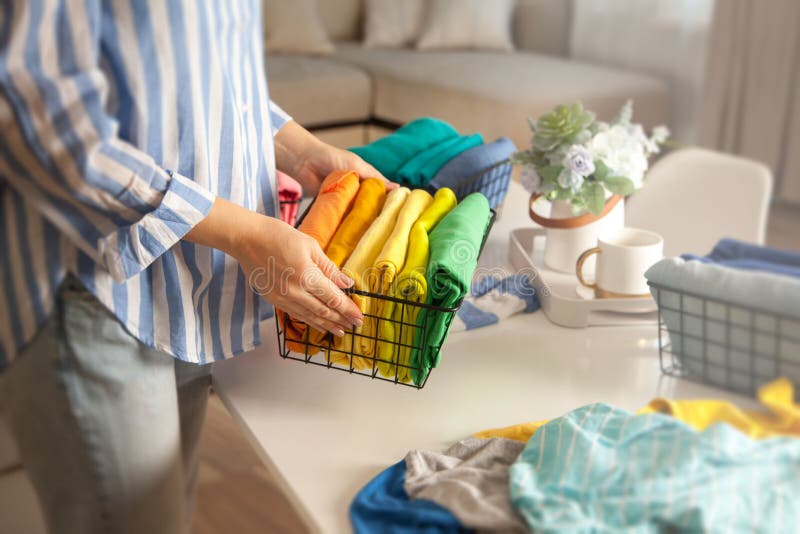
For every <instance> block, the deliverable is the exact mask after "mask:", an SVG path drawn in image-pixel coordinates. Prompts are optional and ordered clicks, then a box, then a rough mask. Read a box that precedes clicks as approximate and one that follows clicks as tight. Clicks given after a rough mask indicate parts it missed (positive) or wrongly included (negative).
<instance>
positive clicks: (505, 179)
mask: <svg viewBox="0 0 800 534" xmlns="http://www.w3.org/2000/svg"><path fill="white" fill-rule="evenodd" d="M511 171H512V165H511V160H509V159H504V160H502V161H498V162H497V163H494V164H493V165H490V166H489V167H486V168H484V169H481V170H480V171H478V172H476V173H475V174H473V175H472V176H470V177H468V178H467V179H465V180H463V181H462V182H461V183H459V184H458V185H457V186H455V187H451V189H452V190H453V193H455V195H456V198H457V199H458V201H459V202H461V201H462V200H463V199H464V197H466V196H467V195H469V194H470V193H483V194H484V195H485V196H486V198H488V199H489V201H490V202H492V203H493V204H492V208H496V207H497V204H499V201H500V200H502V199H503V198H505V196H506V193H507V192H508V185H509V183H510V182H511ZM428 191H429V192H430V193H431V194H434V193H436V189H435V188H433V187H429V188H428Z"/></svg>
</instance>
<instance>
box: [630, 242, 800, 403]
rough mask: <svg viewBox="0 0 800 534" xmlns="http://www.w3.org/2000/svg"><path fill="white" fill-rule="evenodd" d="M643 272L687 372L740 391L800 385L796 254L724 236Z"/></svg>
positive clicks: (798, 264)
mask: <svg viewBox="0 0 800 534" xmlns="http://www.w3.org/2000/svg"><path fill="white" fill-rule="evenodd" d="M645 276H646V277H647V279H648V281H649V282H650V283H651V286H652V292H653V296H654V297H655V299H656V301H657V302H658V304H659V307H660V309H661V316H662V318H663V321H664V323H665V324H666V326H667V329H668V331H669V337H670V341H671V343H672V349H671V352H672V353H673V355H675V356H676V357H677V358H679V360H680V363H681V365H682V367H683V368H684V369H685V370H686V371H688V372H689V373H690V374H692V375H694V376H695V377H698V378H702V379H703V380H704V381H706V382H709V383H712V384H715V385H719V386H723V387H729V388H732V389H737V390H751V389H752V388H753V386H754V385H755V386H757V385H759V384H763V383H765V382H767V381H769V380H772V379H773V378H775V377H777V376H786V377H788V378H790V379H791V380H793V381H794V382H795V383H796V384H800V252H790V251H784V250H778V249H774V248H768V247H763V246H759V245H753V244H749V243H744V242H741V241H737V240H734V239H723V240H721V241H720V242H719V243H717V245H716V246H715V247H714V249H713V250H712V251H711V253H709V254H708V255H707V256H703V257H699V256H694V255H689V254H686V255H684V256H682V257H680V258H666V259H664V260H662V261H660V262H658V263H657V264H655V265H654V266H653V267H651V268H650V269H649V270H648V271H647V273H646V274H645Z"/></svg>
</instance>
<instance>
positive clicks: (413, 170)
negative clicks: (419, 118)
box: [394, 134, 483, 187]
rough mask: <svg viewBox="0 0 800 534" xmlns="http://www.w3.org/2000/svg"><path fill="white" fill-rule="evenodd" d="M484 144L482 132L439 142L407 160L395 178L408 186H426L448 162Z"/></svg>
mask: <svg viewBox="0 0 800 534" xmlns="http://www.w3.org/2000/svg"><path fill="white" fill-rule="evenodd" d="M482 144H483V136H481V135H480V134H473V135H461V136H458V137H454V138H452V139H447V140H445V141H442V142H440V143H437V144H435V145H433V146H431V147H429V148H427V149H425V150H423V151H422V152H420V153H419V154H417V155H416V156H414V157H413V158H411V159H410V160H408V161H407V162H405V163H404V164H403V166H402V167H400V170H398V171H397V175H396V176H395V178H394V180H395V181H396V182H398V183H400V184H402V185H405V186H408V187H425V186H426V185H428V182H430V181H431V180H433V177H434V176H436V173H437V172H439V169H441V168H442V167H444V166H445V164H446V163H448V162H449V161H450V160H452V159H453V158H455V157H456V156H459V155H461V154H462V153H463V152H466V151H467V150H469V149H471V148H475V147H476V146H480V145H482Z"/></svg>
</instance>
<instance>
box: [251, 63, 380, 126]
mask: <svg viewBox="0 0 800 534" xmlns="http://www.w3.org/2000/svg"><path fill="white" fill-rule="evenodd" d="M266 65H267V74H268V79H269V92H270V97H271V98H272V99H273V100H274V101H275V102H277V103H278V105H280V106H281V107H282V108H283V109H285V110H286V111H287V112H288V113H289V114H290V115H292V117H293V118H294V119H295V120H296V121H297V122H299V123H300V124H302V125H304V126H307V127H308V126H318V125H322V124H330V123H341V122H351V121H362V120H366V119H368V118H369V117H370V115H371V111H372V110H371V104H372V91H371V83H370V77H369V75H368V74H367V73H366V72H364V71H363V70H362V69H360V68H358V67H355V66H353V65H350V64H348V63H345V62H342V61H338V60H336V59H330V58H319V57H309V56H297V55H269V56H268V57H267V59H266Z"/></svg>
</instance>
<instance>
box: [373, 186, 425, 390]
mask: <svg viewBox="0 0 800 534" xmlns="http://www.w3.org/2000/svg"><path fill="white" fill-rule="evenodd" d="M431 203H433V197H432V196H431V195H430V193H428V192H427V191H425V190H424V189H415V190H413V191H411V194H410V195H408V200H406V203H405V204H404V205H403V209H402V210H400V213H399V214H398V215H397V222H396V223H395V225H394V229H393V230H392V233H391V235H390V236H389V239H387V240H386V243H385V244H384V245H383V250H381V253H380V254H378V258H377V259H376V260H375V274H376V276H377V277H378V293H379V294H381V295H386V296H393V295H392V293H393V288H394V280H395V278H396V277H397V275H398V274H399V273H400V270H401V269H402V268H403V266H404V265H405V262H406V253H407V252H408V240H409V235H410V233H411V227H412V226H413V225H414V223H415V222H417V219H418V218H419V216H420V215H422V213H423V212H424V211H425V209H427V208H428V206H430V205H431ZM372 309H373V315H375V316H376V317H377V319H376V321H378V324H377V328H376V332H377V334H378V338H379V339H385V340H388V341H389V343H381V342H380V341H378V358H379V361H378V362H377V363H378V369H379V370H380V372H381V374H382V375H384V376H390V375H394V366H393V365H392V353H393V346H392V343H391V342H393V341H394V336H391V337H384V336H383V335H381V334H382V332H381V330H382V329H383V325H384V324H385V323H391V321H392V316H393V314H394V302H393V301H391V300H380V299H375V300H374V301H373V306H372ZM387 347H388V349H387ZM384 356H387V357H384ZM380 360H383V361H380Z"/></svg>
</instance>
